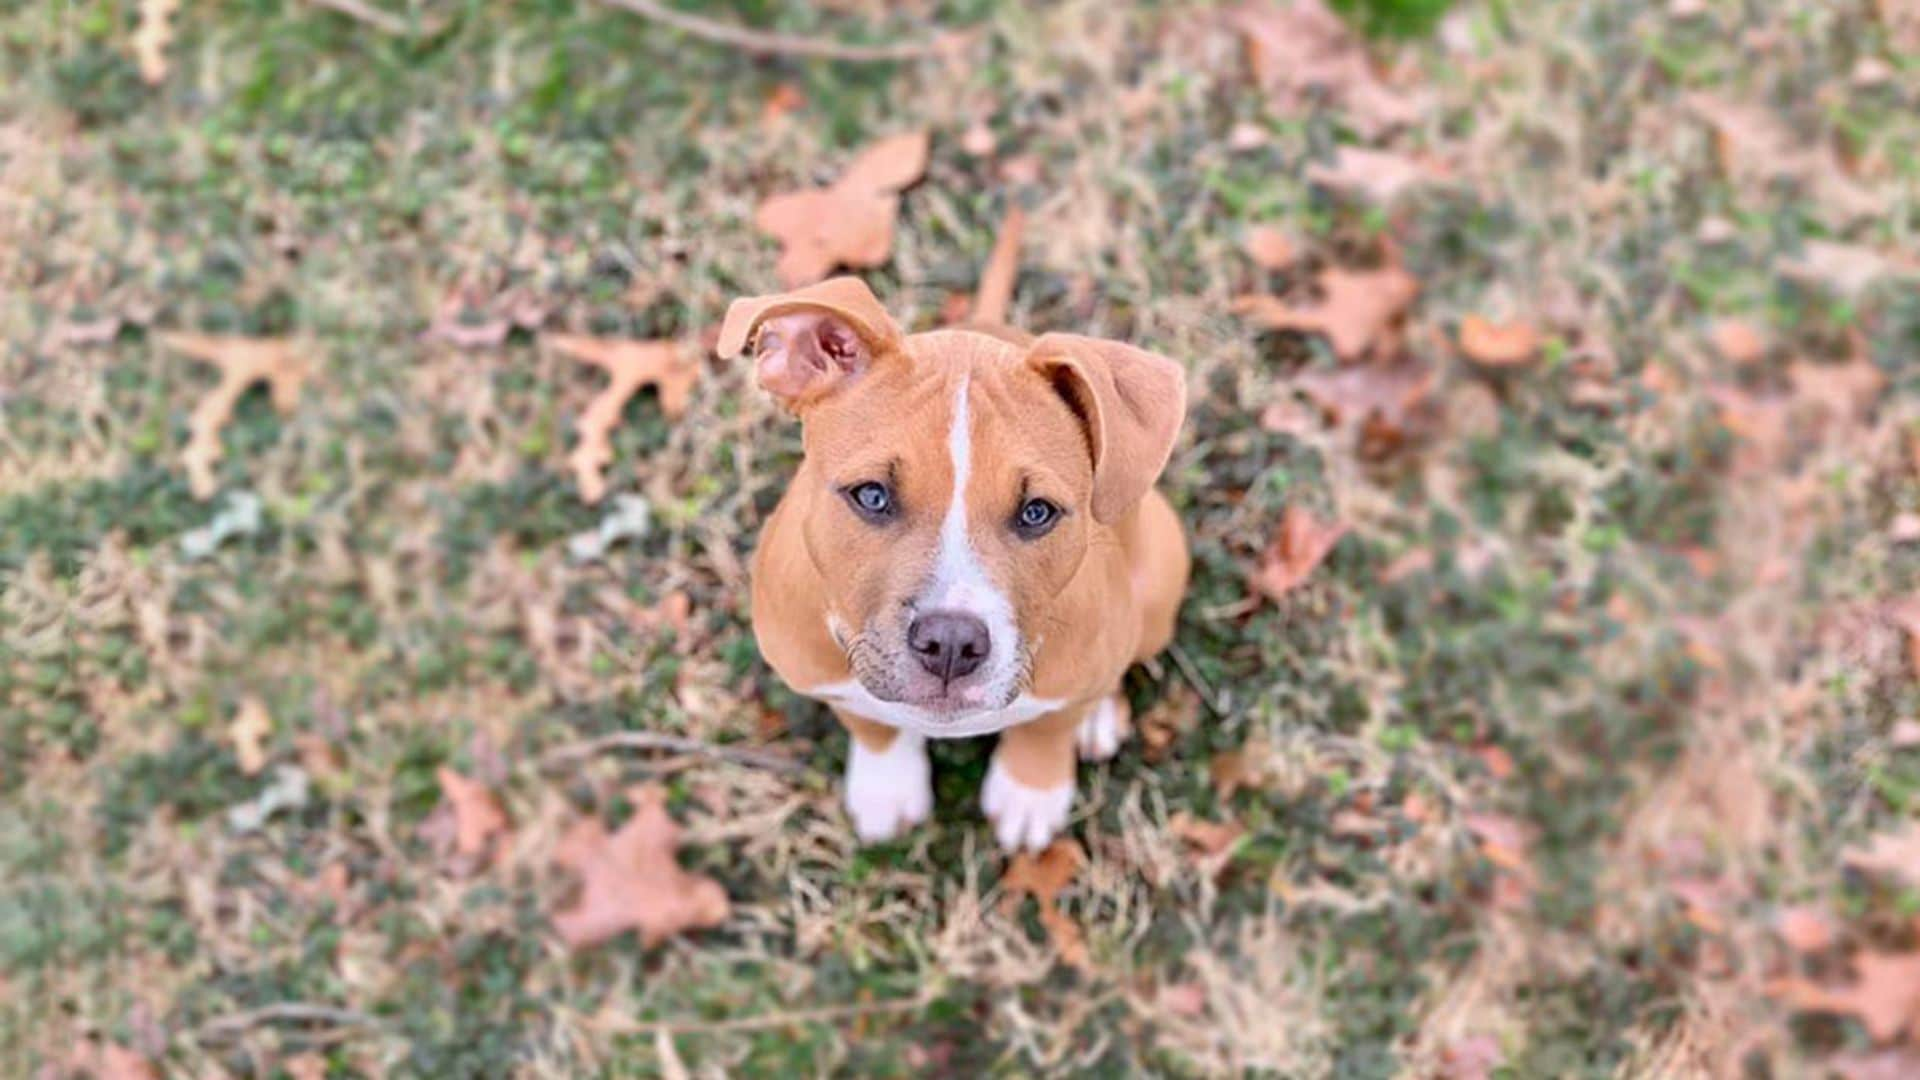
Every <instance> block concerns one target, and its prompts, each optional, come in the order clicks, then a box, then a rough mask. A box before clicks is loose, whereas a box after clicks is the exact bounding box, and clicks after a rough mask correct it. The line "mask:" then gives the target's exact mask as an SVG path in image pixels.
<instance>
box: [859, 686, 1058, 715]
mask: <svg viewBox="0 0 1920 1080" xmlns="http://www.w3.org/2000/svg"><path fill="white" fill-rule="evenodd" d="M913 682H914V680H892V679H879V680H875V681H874V682H868V681H867V680H865V679H862V680H861V685H863V686H865V687H866V688H867V692H868V693H870V694H872V695H873V696H874V697H876V698H879V699H880V700H882V701H886V702H890V703H892V704H895V705H908V706H911V707H913V708H916V709H919V710H921V711H922V712H927V713H931V714H933V715H934V716H938V717H942V718H946V719H959V718H960V717H964V716H970V715H973V714H975V713H983V712H997V711H999V710H1001V709H1004V708H1006V707H1007V706H1008V705H1009V704H1011V703H1012V702H1013V700H1014V699H1015V698H1017V697H1019V696H1020V695H1019V691H1018V690H1017V689H1013V688H1006V689H1002V688H998V687H992V686H987V685H984V684H979V685H969V684H962V685H959V686H948V687H940V686H918V687H917V686H914V685H912V683H913Z"/></svg>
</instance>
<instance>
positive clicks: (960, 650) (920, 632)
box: [907, 611, 993, 683]
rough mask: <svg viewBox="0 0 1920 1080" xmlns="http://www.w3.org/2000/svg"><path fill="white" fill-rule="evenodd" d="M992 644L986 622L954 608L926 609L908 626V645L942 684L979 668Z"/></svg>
mask: <svg viewBox="0 0 1920 1080" xmlns="http://www.w3.org/2000/svg"><path fill="white" fill-rule="evenodd" d="M992 646H993V643H992V641H991V640H990V639H989V638H988V637H987V624H986V623H983V622H981V621H980V620H979V619H976V618H974V617H973V616H971V615H963V614H961V613H960V612H957V611H929V612H927V613H926V614H925V615H922V616H920V617H919V618H917V619H915V620H913V622H912V623H911V624H910V625H909V626H908V627H907V648H909V649H912V650H913V655H914V657H915V658H916V659H918V660H919V661H920V666H921V667H923V668H926V669H927V671H928V672H929V673H930V674H933V675H937V676H939V677H940V681H941V682H943V683H949V682H952V681H953V680H955V679H958V678H960V677H961V676H962V675H967V674H971V673H972V672H973V671H975V670H976V669H978V668H979V667H980V665H981V664H983V663H985V662H986V660H987V653H988V652H989V651H991V649H992Z"/></svg>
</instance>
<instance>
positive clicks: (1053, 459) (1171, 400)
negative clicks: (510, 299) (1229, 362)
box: [719, 277, 1188, 851]
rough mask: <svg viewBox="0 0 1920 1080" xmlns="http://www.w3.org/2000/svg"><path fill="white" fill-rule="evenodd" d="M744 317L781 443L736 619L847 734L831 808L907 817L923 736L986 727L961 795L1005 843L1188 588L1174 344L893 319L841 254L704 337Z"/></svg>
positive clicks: (1108, 749)
mask: <svg viewBox="0 0 1920 1080" xmlns="http://www.w3.org/2000/svg"><path fill="white" fill-rule="evenodd" d="M749 339H753V341H754V343H755V347H754V355H755V360H754V363H755V366H756V369H757V374H758V379H759V383H760V385H761V386H762V387H764V388H765V389H766V390H767V392H768V393H771V394H772V395H773V396H774V397H775V398H777V399H778V400H779V401H780V402H781V403H782V404H783V405H784V406H785V407H786V408H787V409H788V410H789V411H791V412H792V413H794V414H795V415H797V416H798V417H799V418H800V421H801V424H802V440H803V444H804V447H805V459H804V460H803V461H802V462H801V464H800V468H799V471H798V472H797V473H795V475H794V478H793V482H792V483H791V484H790V485H789V486H788V488H787V491H786V494H785V495H784V496H783V497H782V498H781V500H780V504H779V506H778V507H776V508H775V510H774V512H773V515H772V516H771V517H769V518H768V519H767V522H766V526H765V528H764V529H763V530H762V531H761V533H760V543H759V548H758V550H757V551H756V552H755V555H754V560H753V629H754V635H755V637H756V638H757V639H758V641H759V644H760V651H761V654H762V655H764V656H765V657H766V659H767V663H769V664H770V665H772V667H773V669H774V671H775V672H777V673H778V674H779V676H780V677H781V678H782V679H784V680H786V682H787V684H788V685H789V686H791V687H793V688H794V689H795V690H796V691H798V692H799V693H802V694H805V695H807V696H809V697H812V698H816V699H818V700H820V701H823V702H825V703H826V704H827V705H828V706H830V707H831V708H832V709H833V711H834V713H835V715H837V716H838V717H839V718H840V721H841V722H842V723H843V724H845V725H846V728H847V730H848V732H849V733H850V734H851V735H852V738H853V745H852V752H851V754H850V755H849V757H848V761H847V777H846V805H847V810H848V812H849V814H850V815H851V817H852V819H853V827H854V831H855V833H856V834H858V836H859V837H860V839H861V840H863V841H867V842H875V841H881V840H886V839H890V838H892V837H894V836H896V835H898V834H899V833H900V832H901V831H902V830H904V829H906V828H907V827H909V826H911V825H915V824H917V823H919V822H921V821H924V820H925V819H926V817H927V815H928V813H929V812H930V811H931V810H932V807H933V790H932V784H931V777H930V772H929V768H928V764H927V751H926V740H928V739H958V738H969V737H974V736H980V735H992V734H996V733H997V734H998V735H999V736H1000V742H999V745H998V747H997V748H996V749H995V750H994V754H993V760H992V763H991V765H990V767H989V769H988V772H987V779H986V783H985V786H984V788H983V790H982V791H981V805H982V807H983V808H984V809H985V811H986V814H987V817H988V818H990V819H991V820H992V822H993V829H994V835H995V836H996V838H997V839H998V840H999V842H1000V845H1001V846H1002V847H1003V848H1006V849H1007V850H1010V851H1011V850H1019V849H1027V850H1039V849H1041V848H1044V847H1046V846H1047V845H1048V844H1049V843H1050V842H1051V841H1052V839H1053V837H1054V836H1055V834H1057V833H1058V832H1059V831H1060V830H1061V829H1063V828H1064V827H1065V826H1066V823H1067V815H1068V811H1069V810H1070V809H1071V807H1072V804H1073V785H1074V761H1075V754H1076V751H1077V752H1078V754H1079V756H1080V757H1083V758H1088V759H1095V760H1100V759H1105V758H1108V757H1111V756H1112V755H1113V753H1114V751H1115V750H1116V749H1117V748H1118V746H1119V743H1120V740H1121V738H1122V737H1123V736H1124V735H1125V734H1126V732H1127V730H1128V729H1129V726H1130V725H1129V722H1128V720H1129V718H1128V710H1127V703H1126V700H1125V698H1124V697H1122V696H1121V693H1120V678H1121V676H1122V674H1124V673H1125V671H1126V669H1127V667H1128V665H1130V664H1132V663H1134V662H1136V661H1140V660H1145V659H1147V658H1148V657H1151V656H1152V655H1154V654H1155V653H1157V652H1159V651H1160V650H1161V649H1162V648H1164V647H1166V644H1167V642H1168V640H1169V639H1170V638H1171V637H1172V636H1173V625H1174V616H1175V613H1176V611H1177V609H1178V608H1179V606H1180V599H1181V595H1182V594H1183V593H1184V592H1185V590H1186V585H1187V573H1188V555H1187V544H1186V538H1185V536H1184V535H1183V533H1182V531H1181V528H1180V521H1179V519H1178V517H1176V516H1175V514H1174V512H1173V507H1172V506H1170V505H1169V504H1168V503H1167V501H1166V499H1165V497H1163V496H1162V495H1160V493H1159V492H1157V491H1155V490H1154V487H1153V485H1154V482H1155V480H1156V479H1158V477H1159V475H1160V471H1161V469H1162V468H1164V467H1165V465H1166V462H1167V456H1168V455H1169V454H1170V453H1171V452H1172V449H1173V442H1174V438H1175V436H1176V435H1177V434H1178V433H1179V430H1180V423H1181V419H1182V417H1183V416H1184V415H1185V409H1186V382H1185V377H1184V374H1183V372H1182V371H1181V369H1180V367H1179V365H1177V364H1175V363H1174V362H1173V361H1171V360H1167V359H1165V358H1163V357H1159V356H1155V355H1153V354H1152V353H1148V352H1143V351H1141V350H1139V349H1136V348H1134V347H1132V346H1130V345H1125V344H1121V343H1119V342H1114V341H1100V340H1096V339H1094V338H1087V337H1078V336H1075V335H1072V334H1044V335H1042V336H1040V337H1038V338H1035V337H1032V336H1030V335H1028V334H1025V333H1022V332H1020V331H1017V330H1012V329H1009V328H1006V327H1001V326H996V325H976V326H972V327H969V328H966V329H946V330H933V331H928V332H926V333H919V334H911V335H909V334H904V333H902V332H901V330H900V328H899V327H898V326H897V325H895V323H894V321H893V320H892V319H891V318H889V317H888V316H887V313H886V311H885V309H883V308H882V307H881V306H880V303H879V301H877V300H876V299H875V298H874V295H873V293H872V292H871V291H869V290H868V288H867V286H866V284H865V283H864V282H862V281H860V280H859V279H858V278H851V277H843V278H836V279H834V280H831V281H827V282H823V283H821V284H818V285H814V286H810V287H808V288H804V289H800V290H797V291H795V292H790V293H781V294H778V295H773V296H758V297H752V298H747V299H740V300H736V301H734V302H733V304H732V305H731V306H730V307H729V308H728V309H727V315H726V320H725V322H724V324H723V325H722V327H721V331H720V340H719V351H720V353H721V355H722V356H732V355H734V354H736V353H738V352H740V351H741V349H742V348H743V347H744V346H745V345H746V344H747V343H748V341H749Z"/></svg>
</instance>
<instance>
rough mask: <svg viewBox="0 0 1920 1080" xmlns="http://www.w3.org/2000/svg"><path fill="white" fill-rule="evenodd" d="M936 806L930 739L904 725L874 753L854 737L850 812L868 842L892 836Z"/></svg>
mask: <svg viewBox="0 0 1920 1080" xmlns="http://www.w3.org/2000/svg"><path fill="white" fill-rule="evenodd" d="M932 812H933V777H932V771H931V769H930V768H929V767H928V765H927V743H926V740H925V739H923V738H921V737H920V736H918V735H913V734H909V733H908V732H905V731H902V732H900V733H899V734H897V735H895V736H894V737H893V742H892V744H890V745H889V746H888V747H887V748H886V749H885V750H884V751H881V752H880V753H875V752H873V751H872V750H869V749H867V748H866V747H864V746H862V745H860V740H859V739H854V740H853V751H852V753H850V754H849V755H848V756H847V816H849V817H851V818H853V834H854V835H855V836H858V837H859V838H860V842H861V843H864V844H877V843H879V842H881V841H883V840H891V839H893V838H894V837H896V836H898V835H900V834H901V833H902V832H904V831H906V829H907V828H908V827H910V826H913V825H918V824H920V823H921V822H923V821H925V820H927V815H928V814H930V813H932Z"/></svg>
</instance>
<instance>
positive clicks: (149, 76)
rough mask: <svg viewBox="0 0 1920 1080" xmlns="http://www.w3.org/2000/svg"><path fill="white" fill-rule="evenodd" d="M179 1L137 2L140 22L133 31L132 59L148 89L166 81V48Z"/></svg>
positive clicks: (142, 0) (171, 33)
mask: <svg viewBox="0 0 1920 1080" xmlns="http://www.w3.org/2000/svg"><path fill="white" fill-rule="evenodd" d="M179 10H180V0H140V21H139V22H138V23H136V24H135V25H134V29H133V55H134V59H136V60H137V61H139V63H140V77H141V78H142V79H145V80H146V81H147V82H148V84H149V85H152V84H157V83H160V82H163V81H165V79H166V77H167V46H169V45H171V44H173V16H174V14H175V13H176V12H178V11H179Z"/></svg>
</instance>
